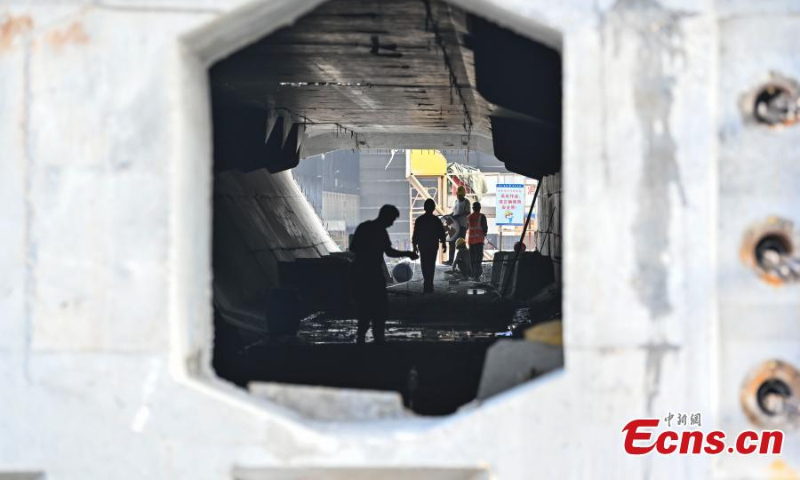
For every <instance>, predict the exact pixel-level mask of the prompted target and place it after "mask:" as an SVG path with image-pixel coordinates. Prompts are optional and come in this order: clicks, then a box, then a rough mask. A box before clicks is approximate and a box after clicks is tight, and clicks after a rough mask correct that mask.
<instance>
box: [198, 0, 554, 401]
mask: <svg viewBox="0 0 800 480" xmlns="http://www.w3.org/2000/svg"><path fill="white" fill-rule="evenodd" d="M209 79H210V86H211V99H212V113H213V142H214V144H213V148H214V196H213V225H214V226H213V258H212V261H213V274H214V280H213V306H214V328H215V337H214V354H213V355H214V357H213V366H214V369H215V371H216V372H217V374H218V375H219V376H220V377H222V378H223V379H226V380H228V381H231V382H233V383H234V384H236V385H239V386H241V387H243V388H248V385H252V384H253V382H268V383H277V384H285V385H312V386H320V387H336V388H349V389H363V390H369V391H388V392H398V393H399V394H400V398H401V400H402V407H403V408H404V409H405V410H404V411H406V412H414V413H416V414H421V415H445V414H450V413H453V412H455V411H456V410H457V409H458V408H460V407H462V406H464V405H467V404H469V403H470V402H473V401H475V400H476V399H477V400H482V399H484V398H487V397H489V396H491V395H494V394H496V393H499V392H500V391H503V390H505V389H508V388H511V387H513V386H514V385H516V384H519V383H521V382H524V381H527V380H530V379H533V378H535V377H537V376H539V375H541V374H543V373H546V372H548V371H550V370H554V369H556V368H559V367H561V366H562V365H563V349H562V347H561V340H560V324H561V323H560V322H561V316H562V314H561V261H562V259H561V221H560V218H561V196H560V195H561V157H562V154H561V138H562V91H561V89H562V68H561V55H560V53H559V49H558V46H557V45H545V44H543V43H539V42H537V41H534V40H531V39H529V38H527V37H524V36H521V35H518V34H517V33H514V32H513V31H511V30H509V29H507V28H504V27H503V26H500V25H498V24H496V23H493V22H491V21H489V20H486V19H483V18H481V17H479V16H476V15H473V14H471V13H468V12H466V11H464V10H462V9H460V8H458V7H456V6H454V5H451V4H448V3H445V2H441V1H438V0H390V1H380V0H332V1H329V2H327V3H325V4H323V5H321V6H320V7H318V8H317V9H315V10H313V11H311V12H309V13H308V14H306V15H304V16H303V17H301V18H300V19H298V20H297V21H296V22H295V23H294V24H292V25H289V26H286V27H284V28H281V29H279V30H277V31H275V32H273V33H271V34H269V35H267V36H265V37H263V38H262V39H260V40H258V41H256V42H255V43H253V44H251V45H249V46H246V47H244V48H242V49H241V50H239V51H237V52H234V53H233V54H231V55H230V56H228V57H227V58H224V59H222V60H220V61H218V62H217V63H215V64H214V65H213V66H212V67H211V68H210V70H209ZM412 150H423V151H437V152H442V154H443V156H444V157H446V158H447V161H448V163H456V164H464V165H467V167H469V168H473V167H475V168H479V169H481V170H482V171H484V172H496V173H497V172H499V173H497V175H512V174H518V175H521V176H524V177H527V178H529V179H535V180H537V182H535V183H536V187H535V188H536V191H535V194H534V195H535V196H536V198H537V203H536V207H535V210H534V212H535V221H534V220H531V221H530V225H527V226H526V227H525V228H529V229H530V230H531V232H530V233H531V235H530V237H529V238H531V239H533V240H530V241H529V243H533V245H530V246H529V247H528V249H527V250H526V251H520V252H515V251H514V250H513V249H512V248H511V246H512V245H513V243H514V242H515V241H516V240H519V238H515V239H512V240H508V243H507V248H506V249H505V251H498V252H496V253H495V254H494V257H492V258H487V257H483V258H484V259H485V260H484V261H483V263H482V265H484V266H483V275H482V276H481V277H480V278H479V279H478V280H476V281H458V280H454V278H453V276H452V275H449V274H446V273H445V270H448V269H449V267H445V266H443V265H441V264H440V265H439V266H437V267H436V268H437V269H436V279H435V290H434V293H433V294H429V295H423V294H422V290H421V288H422V287H421V285H422V283H421V282H422V281H421V279H420V270H419V267H418V266H417V265H416V264H415V263H412V264H410V265H411V266H410V267H409V268H411V271H412V273H413V276H412V279H411V280H410V281H405V282H404V281H402V280H403V278H400V276H399V274H398V271H399V270H397V268H399V267H397V265H398V264H397V262H396V260H394V259H387V260H388V261H389V262H388V264H387V268H386V278H387V280H388V286H387V291H388V294H387V295H388V317H387V318H388V320H387V323H386V332H387V342H386V343H381V344H378V343H374V342H369V341H368V342H367V343H366V345H358V344H356V342H355V332H356V324H357V320H356V318H357V316H358V309H357V306H356V304H355V302H354V298H355V297H356V296H357V295H355V293H356V292H358V291H359V289H360V288H364V286H363V285H359V284H358V283H357V282H356V281H355V280H354V277H353V273H352V269H353V258H354V257H353V254H352V253H351V252H349V251H347V248H342V245H343V243H342V242H345V241H346V239H345V237H346V235H345V236H344V237H343V239H336V241H334V238H332V237H331V234H330V233H329V231H330V230H331V228H332V227H331V226H330V225H331V222H330V221H328V219H326V218H324V217H325V215H322V214H321V212H322V211H325V209H324V208H323V209H322V210H319V209H316V210H315V208H316V207H315V205H314V204H313V203H314V202H313V201H312V200H311V198H310V197H309V189H308V188H306V187H305V186H304V184H303V183H302V182H303V177H301V173H302V172H301V170H302V169H303V167H305V166H308V165H311V163H304V162H311V161H312V159H316V160H313V161H318V162H321V165H322V166H321V167H320V170H319V171H320V172H323V171H324V172H328V173H325V175H328V176H327V177H325V178H322V180H320V182H321V183H320V185H327V183H325V182H328V180H326V179H327V178H330V179H331V180H330V182H333V183H332V184H333V186H332V187H319V188H320V189H321V190H325V188H327V189H328V190H329V192H328V193H326V195H328V196H326V197H325V198H327V199H334V200H336V201H340V203H341V205H343V208H345V207H347V206H348V203H347V202H351V204H350V207H353V208H352V211H353V212H354V213H353V215H355V217H354V218H355V219H356V223H358V222H363V221H366V220H370V219H373V218H375V217H376V215H377V208H378V207H379V206H380V204H382V203H396V204H398V206H400V207H402V208H405V210H403V212H404V215H402V216H401V217H400V218H399V219H398V221H397V223H396V224H395V225H394V226H393V227H392V229H390V230H389V232H390V239H391V241H392V243H393V246H394V248H397V249H398V250H403V249H407V248H408V244H407V243H408V242H407V240H403V238H407V235H408V233H409V228H410V222H412V221H413V219H409V218H408V216H409V214H408V213H407V212H409V211H410V210H409V208H410V207H408V205H409V202H410V200H409V198H408V196H406V195H405V193H404V192H406V191H413V188H414V184H412V183H411V182H412V180H410V179H407V178H406V177H407V175H408V169H409V167H408V163H407V162H409V160H408V159H409V158H411V157H410V156H409V154H406V153H405V152H410V151H412ZM301 164H302V165H301ZM493 169H494V170H493ZM306 170H308V169H306ZM314 175H316V174H314ZM448 175H450V174H449V173H448ZM318 176H322V173H320V174H319V175H318ZM311 177H313V175H311ZM311 177H309V178H311ZM444 178H445V179H444V180H443V182H444V183H443V184H442V185H446V186H447V187H442V189H445V188H447V189H449V188H450V187H449V186H448V185H450V184H449V183H447V182H448V181H453V182H458V181H459V180H458V178H468V177H458V178H456V180H448V178H451V177H448V176H445V177H444ZM496 178H506V177H502V176H499V177H496ZM509 178H510V177H509ZM515 178H516V177H515ZM520 178H522V177H520ZM425 181H426V182H430V181H431V180H430V178H426V179H425ZM330 182H329V183H330ZM470 182H474V180H469V182H468V181H467V180H464V181H463V184H464V185H465V186H467V187H468V190H469V194H470V195H473V194H475V195H478V194H477V193H476V192H477V190H476V188H477V187H474V186H473V185H476V184H474V183H470ZM497 182H500V180H497ZM343 185H344V186H343ZM427 185H429V183H428V184H425V185H424V186H423V187H424V188H422V187H421V188H422V189H423V190H427ZM434 185H435V183H434ZM453 185H455V183H454V184H453ZM530 185H532V186H533V183H531V184H530ZM409 188H411V190H409ZM337 189H338V190H337ZM343 189H349V190H346V191H345V190H343ZM392 189H394V190H392ZM403 189H405V190H403ZM337 192H338V193H337ZM341 192H345V193H341ZM337 195H338V196H337ZM348 195H349V196H348ZM531 197H532V196H531V194H530V192H528V194H527V197H526V198H527V201H530V200H531ZM342 198H344V199H345V200H340V199H342ZM447 198H449V197H447ZM470 198H480V197H479V196H474V197H470ZM498 198H499V197H498ZM332 201H333V200H331V202H332ZM352 202H358V205H359V207H358V208H355V207H354V206H353V203H352ZM441 208H442V210H446V211H447V212H449V211H450V210H451V209H452V205H449V204H448V205H441ZM527 213H528V212H527V210H526V211H525V214H526V219H527ZM348 218H349V217H348ZM495 221H496V220H495ZM534 224H535V226H534ZM497 228H498V230H499V228H500V227H497ZM516 228H517V229H521V228H523V227H516ZM515 231H516V230H515ZM401 235H406V237H402V236H401ZM501 238H502V237H501ZM404 241H405V242H406V243H403V242H404ZM498 250H499V249H498ZM556 337H557V338H556ZM369 338H372V336H370V337H369ZM369 338H368V340H369ZM493 351H494V353H492V352H493ZM251 390H252V391H255V389H253V388H251ZM309 395H311V394H309ZM271 399H273V400H274V398H271ZM289 407H290V408H291V405H289Z"/></svg>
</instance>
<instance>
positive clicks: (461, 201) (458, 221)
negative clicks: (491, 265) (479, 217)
mask: <svg viewBox="0 0 800 480" xmlns="http://www.w3.org/2000/svg"><path fill="white" fill-rule="evenodd" d="M466 195H467V189H466V188H464V186H463V185H460V186H459V187H458V189H457V190H456V196H457V198H456V203H455V205H453V213H451V214H450V216H451V217H452V218H453V228H457V229H458V233H456V236H455V238H453V240H452V241H451V242H450V258H448V260H447V261H446V262H444V263H445V264H446V265H452V264H453V258H455V254H456V242H457V241H458V239H459V238H465V237H466V236H467V215H469V200H467V199H466Z"/></svg>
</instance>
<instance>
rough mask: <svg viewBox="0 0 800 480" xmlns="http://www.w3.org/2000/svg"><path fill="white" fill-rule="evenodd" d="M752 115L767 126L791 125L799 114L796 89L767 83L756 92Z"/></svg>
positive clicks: (799, 105) (799, 107)
mask: <svg viewBox="0 0 800 480" xmlns="http://www.w3.org/2000/svg"><path fill="white" fill-rule="evenodd" d="M753 115H754V117H755V119H756V121H757V122H759V123H763V124H766V125H769V126H776V125H792V124H794V123H796V122H797V120H798V116H799V115H800V96H799V95H798V94H797V91H796V90H793V89H790V88H787V87H784V86H781V85H776V84H769V85H766V86H765V87H764V88H762V89H761V90H759V92H758V93H757V94H756V97H755V101H754V105H753Z"/></svg>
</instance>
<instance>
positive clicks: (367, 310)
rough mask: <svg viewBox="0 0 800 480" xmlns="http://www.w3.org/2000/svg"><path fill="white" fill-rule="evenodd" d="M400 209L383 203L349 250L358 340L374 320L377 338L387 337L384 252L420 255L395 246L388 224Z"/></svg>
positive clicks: (387, 304) (399, 255)
mask: <svg viewBox="0 0 800 480" xmlns="http://www.w3.org/2000/svg"><path fill="white" fill-rule="evenodd" d="M399 216H400V211H399V210H397V207H395V206H394V205H384V206H382V207H381V209H380V212H379V213H378V218H376V219H375V220H367V221H366V222H363V223H361V224H360V225H359V226H358V228H356V232H355V233H354V234H353V242H352V243H351V245H350V251H352V252H354V253H355V254H356V258H355V262H354V263H353V281H354V285H353V286H354V289H355V292H354V293H355V295H354V296H355V301H356V306H357V307H358V334H357V337H356V341H357V342H358V343H364V342H365V341H366V335H367V330H369V327H370V323H371V324H372V336H373V337H374V338H375V342H383V341H384V328H385V326H386V317H387V315H388V313H389V312H388V310H389V299H388V296H387V293H386V279H385V278H384V276H383V268H384V265H386V263H385V261H384V259H383V255H384V254H385V255H386V256H388V257H392V258H401V257H408V258H410V259H412V260H416V259H417V254H416V253H414V252H412V251H407V252H401V251H399V250H395V249H394V248H392V242H391V241H390V240H389V232H387V231H386V229H387V228H389V227H391V226H392V224H394V221H395V220H397V218H398V217H399Z"/></svg>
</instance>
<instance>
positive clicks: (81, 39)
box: [46, 22, 90, 48]
mask: <svg viewBox="0 0 800 480" xmlns="http://www.w3.org/2000/svg"><path fill="white" fill-rule="evenodd" d="M46 39H47V43H49V44H50V45H52V46H53V47H55V48H61V47H63V46H65V45H69V44H77V45H86V44H87V43H89V40H90V38H89V35H88V34H87V33H86V30H84V28H83V24H82V23H80V22H72V23H71V24H70V25H69V26H68V27H67V28H65V29H63V30H54V31H52V32H50V33H48V34H47V37H46Z"/></svg>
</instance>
